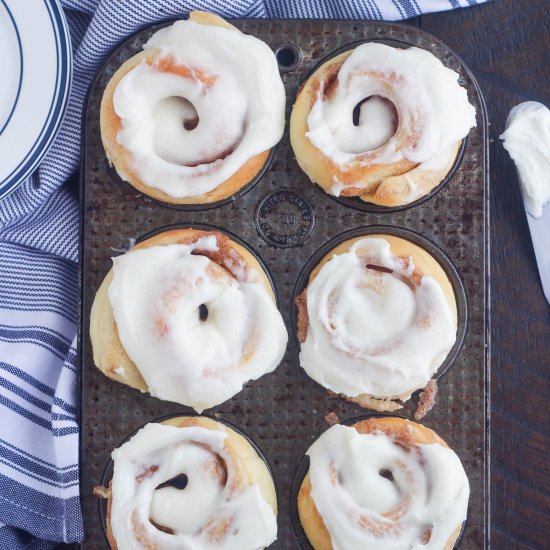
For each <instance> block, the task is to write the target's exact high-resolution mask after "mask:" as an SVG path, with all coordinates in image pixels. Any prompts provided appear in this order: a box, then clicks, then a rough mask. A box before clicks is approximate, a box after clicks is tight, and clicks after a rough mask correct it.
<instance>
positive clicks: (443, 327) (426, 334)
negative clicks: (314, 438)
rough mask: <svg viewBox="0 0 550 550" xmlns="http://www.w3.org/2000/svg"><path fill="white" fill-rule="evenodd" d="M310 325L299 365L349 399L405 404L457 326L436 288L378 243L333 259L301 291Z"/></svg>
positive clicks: (364, 243) (361, 244)
mask: <svg viewBox="0 0 550 550" xmlns="http://www.w3.org/2000/svg"><path fill="white" fill-rule="evenodd" d="M306 297H307V313H308V317H309V326H308V330H307V337H306V339H305V341H304V342H303V343H302V346H301V351H300V364H301V366H302V367H303V368H304V369H305V371H306V372H307V374H308V375H309V376H310V377H311V378H313V379H314V380H315V381H317V382H318V383H319V384H321V385H323V386H324V387H326V388H328V389H330V390H332V391H334V392H336V393H341V394H344V395H346V396H349V397H356V396H358V395H363V394H367V395H371V396H375V397H381V398H388V397H400V398H402V399H408V398H409V397H410V395H411V393H412V392H413V391H415V390H416V389H418V388H422V387H424V386H425V385H426V384H427V383H428V381H429V379H430V378H431V376H432V374H433V373H434V372H435V371H436V370H437V368H438V367H439V366H440V365H441V363H442V362H443V360H444V359H445V357H446V356H447V354H448V352H449V351H450V349H451V347H452V346H453V344H454V342H455V340H456V329H457V326H456V320H455V318H454V315H453V312H452V311H451V308H450V306H449V304H448V302H447V300H446V298H445V295H444V293H443V290H442V288H441V286H440V285H439V283H438V282H437V281H436V280H435V279H433V278H432V277H430V276H422V277H419V276H418V274H417V273H416V271H415V266H414V263H413V260H412V258H401V257H397V256H394V255H393V254H392V252H391V250H390V244H389V243H388V242H387V241H386V240H384V239H382V238H372V237H367V238H364V239H360V240H359V241H356V242H355V243H354V244H353V245H352V246H351V247H350V248H349V250H347V251H346V252H344V253H342V254H335V255H334V256H333V257H332V258H331V259H330V260H329V261H327V262H326V263H325V264H324V265H323V266H322V267H321V269H320V271H319V273H317V275H316V276H315V277H314V279H313V281H312V282H311V283H310V284H309V286H308V288H307V294H306Z"/></svg>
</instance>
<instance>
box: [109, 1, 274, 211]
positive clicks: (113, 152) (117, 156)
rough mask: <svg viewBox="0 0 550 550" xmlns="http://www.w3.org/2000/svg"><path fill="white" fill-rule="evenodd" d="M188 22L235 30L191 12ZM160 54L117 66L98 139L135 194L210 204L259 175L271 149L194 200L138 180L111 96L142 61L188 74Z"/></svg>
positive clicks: (145, 54)
mask: <svg viewBox="0 0 550 550" xmlns="http://www.w3.org/2000/svg"><path fill="white" fill-rule="evenodd" d="M189 20H191V21H194V22H195V23H200V24H201V25H207V26H208V25H209V26H218V27H224V28H227V29H235V27H234V26H233V25H231V24H230V23H228V22H227V21H225V20H224V19H222V18H221V17H218V16H217V15H214V14H211V13H207V12H201V11H193V12H191V13H190V15H189ZM160 54H161V51H160V50H158V49H153V50H151V49H148V50H146V51H143V52H140V53H138V54H136V55H134V56H133V57H131V58H130V59H128V60H127V61H125V62H124V63H123V64H122V65H121V66H120V68H119V69H118V70H117V71H116V73H115V74H114V75H113V76H112V78H111V80H110V81H109V83H108V84H107V87H106V88H105V92H104V94H103V98H102V100H101V110H100V127H101V139H102V141H103V146H104V148H105V154H106V155H107V158H108V160H109V163H110V164H112V165H114V166H115V168H116V170H117V172H118V174H119V175H120V177H121V178H122V179H124V180H125V181H127V182H128V183H130V184H131V185H132V186H133V187H135V188H136V189H137V190H138V191H141V192H142V193H144V194H145V195H148V196H149V197H152V198H154V199H157V200H159V201H162V202H167V203H172V204H209V203H213V202H217V201H221V200H223V199H226V198H227V197H230V196H231V195H234V194H235V193H236V192H237V191H238V190H239V189H241V188H242V187H244V186H245V185H246V184H248V183H249V182H251V181H252V180H253V179H254V178H255V177H256V176H257V175H258V173H259V172H260V171H261V169H262V168H263V166H264V164H265V163H266V161H267V158H268V157H269V153H270V151H271V149H269V150H267V151H264V152H263V153H260V154H258V155H256V156H255V157H252V158H251V159H249V160H248V161H247V162H246V163H245V164H243V165H242V166H241V168H240V169H239V170H238V171H237V172H236V173H235V174H233V175H232V176H231V177H230V178H228V179H227V180H225V181H224V182H222V183H220V185H218V186H217V187H216V188H214V189H213V190H212V191H209V192H208V193H204V194H202V195H197V196H194V197H182V198H178V197H173V196H171V195H168V194H167V193H165V192H164V191H162V190H161V189H157V188H156V187H151V186H149V185H147V184H145V183H144V182H143V181H141V179H140V178H139V176H138V175H137V174H136V172H135V171H134V170H132V168H131V167H130V164H131V158H130V155H129V153H128V151H127V150H126V149H125V148H124V147H123V146H122V145H121V144H120V143H118V141H117V135H118V132H119V131H120V129H121V127H122V123H121V120H120V118H119V117H118V115H117V114H116V112H115V109H114V105H113V94H114V93H115V89H116V87H117V86H118V83H119V82H120V81H121V79H122V78H123V77H124V76H125V75H126V74H127V73H128V72H130V71H131V70H132V69H134V68H135V67H137V66H138V65H139V64H140V63H141V62H142V61H145V62H146V63H148V64H149V65H152V64H153V63H157V65H158V68H159V70H162V71H165V72H169V73H174V74H184V75H185V74H188V73H189V69H188V68H187V67H183V66H179V65H176V64H175V63H174V62H173V59H171V58H167V59H162V58H160V57H159V56H160ZM159 59H160V62H159ZM193 71H194V73H195V75H196V73H197V70H196V69H193ZM201 76H203V77H204V78H203V80H204V82H205V85H207V84H208V77H207V76H206V75H202V73H200V74H199V75H198V78H199V79H200V78H201Z"/></svg>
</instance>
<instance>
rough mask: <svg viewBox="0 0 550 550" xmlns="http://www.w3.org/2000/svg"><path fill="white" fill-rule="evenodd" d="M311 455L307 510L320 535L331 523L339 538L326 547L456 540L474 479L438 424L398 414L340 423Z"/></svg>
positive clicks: (400, 549) (435, 547)
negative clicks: (439, 433) (350, 424)
mask: <svg viewBox="0 0 550 550" xmlns="http://www.w3.org/2000/svg"><path fill="white" fill-rule="evenodd" d="M307 455H308V456H309V459H310V463H309V476H308V480H307V481H306V482H305V483H304V485H302V490H301V494H300V499H301V502H300V507H301V508H300V510H301V513H300V517H301V519H302V523H304V522H305V526H304V527H305V528H306V529H307V531H306V532H309V534H310V536H312V538H314V539H317V538H320V537H321V535H322V532H323V530H324V529H326V531H328V534H329V535H330V542H331V545H324V548H333V549H334V550H348V549H350V548H369V550H378V549H379V550H388V549H389V548H391V549H392V550H412V549H420V548H422V549H424V550H444V549H445V550H447V549H450V548H452V547H453V544H454V542H455V540H456V538H457V537H458V534H459V532H460V528H461V526H462V523H463V522H464V520H465V519H466V513H467V507H468V498H469V483H468V478H467V477H466V473H465V472H464V468H463V466H462V464H461V462H460V459H459V458H458V456H457V455H456V454H455V453H454V452H453V451H452V450H451V449H449V447H448V446H447V445H446V443H445V442H444V441H443V440H442V439H440V438H439V437H438V436H437V435H436V434H435V433H434V432H432V431H431V430H428V429H427V428H424V427H423V426H421V425H419V424H415V423H413V422H409V421H406V420H403V419H396V418H390V419H387V418H382V419H370V420H367V421H362V422H359V423H358V424H356V425H355V426H354V427H348V426H342V425H335V426H332V427H331V428H330V429H329V430H327V431H326V432H325V433H324V434H322V435H321V437H319V439H318V440H317V441H315V443H314V444H313V445H312V446H311V447H310V449H309V450H308V451H307ZM309 498H311V499H312V501H313V504H314V509H312V508H311V506H310V504H311V503H310V502H308V501H307V499H309ZM312 510H313V511H312ZM316 514H319V515H320V517H321V518H322V526H320V525H318V524H316V523H315V519H314V518H316V517H317V516H316ZM314 546H315V547H316V548H317V546H316V545H315V544H314Z"/></svg>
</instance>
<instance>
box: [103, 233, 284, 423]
mask: <svg viewBox="0 0 550 550" xmlns="http://www.w3.org/2000/svg"><path fill="white" fill-rule="evenodd" d="M208 250H214V251H215V250H217V241H216V237H215V236H214V235H211V236H208V237H202V238H201V239H199V240H198V241H197V242H196V243H194V244H191V245H184V244H172V245H166V246H152V247H148V248H143V249H140V250H134V251H130V252H128V253H127V254H124V255H122V256H119V257H117V258H113V279H112V282H111V284H110V285H109V290H108V297H109V301H110V304H111V307H112V310H113V316H114V319H115V321H116V326H117V329H118V335H119V338H120V341H121V343H122V346H123V348H124V350H125V351H126V353H127V354H128V356H129V357H130V359H131V360H132V361H133V362H134V363H135V365H136V367H137V368H138V370H139V371H140V373H141V375H142V376H143V378H144V380H145V382H146V383H147V386H148V388H149V392H150V393H151V395H154V396H155V397H158V398H160V399H164V400H168V401H174V402H176V403H182V404H183V405H188V406H191V407H193V408H194V409H195V410H196V411H198V412H201V411H202V410H204V409H206V408H209V407H213V406H215V405H218V404H220V403H222V402H224V401H226V400H227V399H229V398H230V397H232V396H233V395H235V394H236V393H237V392H239V391H240V390H241V389H242V386H243V384H244V383H245V382H247V381H248V380H255V379H257V378H259V377H260V376H262V375H263V374H266V373H268V372H271V371H273V370H275V368H276V367H277V366H278V365H279V363H280V361H281V359H282V357H283V355H284V353H285V349H286V344H287V332H286V328H285V325H284V322H283V320H282V317H281V314H280V313H279V311H278V310H277V307H276V305H275V303H274V301H273V299H272V297H271V296H270V295H269V293H268V292H267V290H266V289H265V287H264V286H263V284H262V283H261V282H260V281H259V279H258V275H259V274H258V272H257V271H255V270H254V269H247V270H246V271H245V270H244V269H243V268H240V269H239V267H238V264H237V263H235V269H234V270H233V271H234V273H236V274H237V277H234V276H233V275H231V274H230V273H229V272H228V271H226V270H225V269H224V268H223V267H220V266H219V265H218V264H216V263H215V262H213V261H212V260H210V259H209V258H208V257H207V256H205V255H202V254H201V251H208Z"/></svg>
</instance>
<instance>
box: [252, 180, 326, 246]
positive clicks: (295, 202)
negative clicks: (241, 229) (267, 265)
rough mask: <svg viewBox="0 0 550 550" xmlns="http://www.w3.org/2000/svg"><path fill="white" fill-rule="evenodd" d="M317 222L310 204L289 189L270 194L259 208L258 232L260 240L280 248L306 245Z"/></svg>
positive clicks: (260, 203)
mask: <svg viewBox="0 0 550 550" xmlns="http://www.w3.org/2000/svg"><path fill="white" fill-rule="evenodd" d="M314 221H315V215H314V213H313V209H312V208H311V206H310V205H309V203H308V202H307V201H306V200H305V199H304V198H303V197H302V196H300V195H298V193H295V192H294V191H290V190H288V189H279V190H278V191H274V192H273V193H270V194H269V195H267V196H266V197H264V198H263V199H262V200H261V201H260V202H259V203H258V206H257V207H256V229H257V230H258V233H259V235H260V237H262V239H264V240H265V241H266V242H268V243H269V244H272V245H273V246H278V247H280V248H290V247H292V246H297V245H299V244H301V243H303V242H304V241H305V240H306V239H307V238H308V237H309V236H310V234H311V231H312V229H313V224H314Z"/></svg>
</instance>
